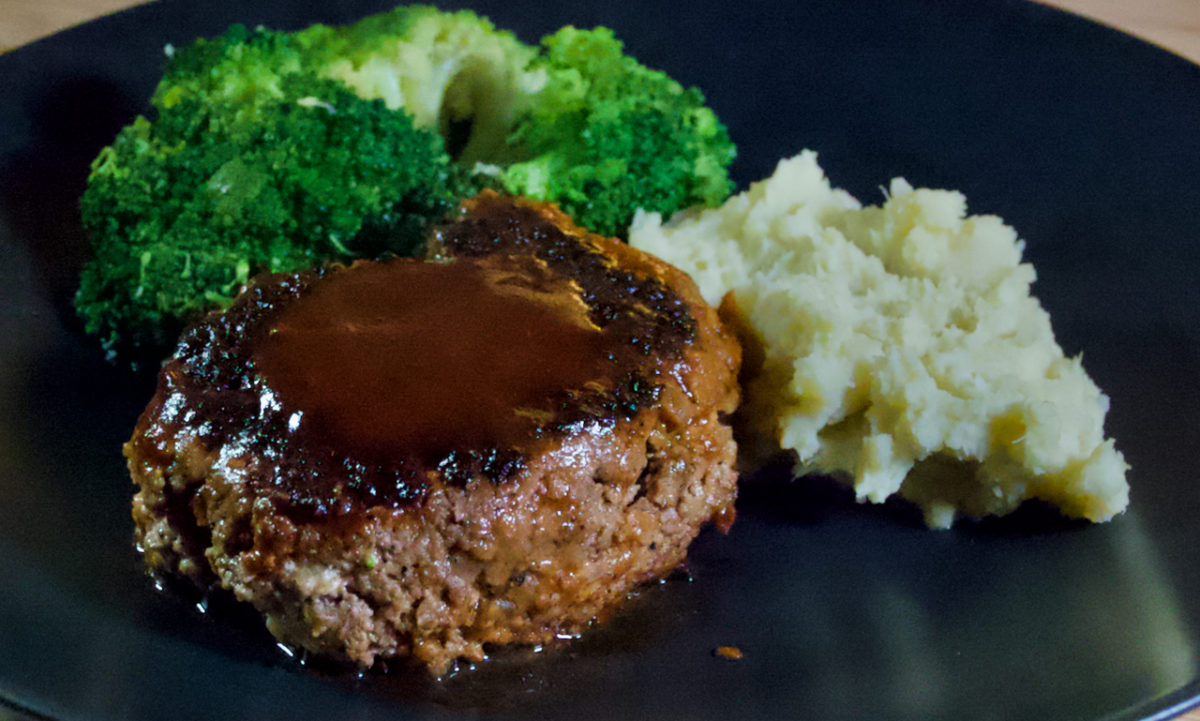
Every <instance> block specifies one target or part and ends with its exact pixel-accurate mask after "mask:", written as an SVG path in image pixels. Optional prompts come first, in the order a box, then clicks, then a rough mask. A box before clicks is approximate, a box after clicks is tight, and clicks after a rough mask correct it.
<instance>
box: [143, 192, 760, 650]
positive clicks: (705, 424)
mask: <svg viewBox="0 0 1200 721" xmlns="http://www.w3.org/2000/svg"><path fill="white" fill-rule="evenodd" d="M430 246H431V252H430V258H429V259H427V260H388V261H372V262H359V263H355V264H353V265H350V266H336V267H330V268H324V269H320V270H314V271H309V272H304V273H299V274H290V275H272V276H265V277H262V278H259V279H257V280H255V281H254V282H253V283H252V284H251V285H250V287H249V288H248V289H247V290H246V291H245V292H244V293H243V294H242V295H241V296H239V298H238V299H237V300H236V301H235V302H234V304H233V305H232V306H231V307H230V308H229V309H228V310H226V311H225V312H223V313H220V314H214V315H212V316H209V317H208V318H206V319H205V320H203V321H202V322H200V323H198V324H196V325H195V326H193V327H192V328H191V329H189V330H188V331H187V333H185V335H184V337H183V338H182V340H181V341H180V344H179V346H178V348H177V351H176V354H175V355H174V356H173V357H172V358H171V359H170V360H169V361H168V362H167V363H166V364H165V365H164V367H163V370H162V372H161V374H160V377H159V385H158V390H157V392H156V394H155V396H154V398H153V399H152V401H151V402H150V404H149V406H148V407H147V408H146V410H145V412H144V413H143V415H142V417H141V419H140V420H139V422H138V425H137V428H136V430H135V432H134V435H133V438H132V439H131V440H130V441H129V443H127V444H126V446H125V454H126V457H127V459H128V461H129V468H130V471H131V474H132V476H133V480H134V482H135V484H136V485H137V489H138V490H137V493H136V495H135V496H134V500H133V517H134V520H135V522H136V526H137V528H136V540H137V543H138V546H139V548H141V549H142V550H143V553H144V556H145V560H146V563H147V565H148V566H149V567H150V569H151V570H152V571H153V572H155V573H165V574H171V575H176V576H181V577H184V578H186V579H190V580H191V581H192V582H194V583H196V584H197V585H199V586H201V587H202V588H217V587H220V588H225V589H229V590H230V591H232V592H233V593H234V594H235V595H236V597H237V598H239V599H241V600H243V601H246V602H249V603H252V604H254V606H256V607H257V608H258V609H259V610H260V611H261V612H262V613H263V614H264V616H265V617H266V624H267V627H268V628H269V629H270V630H271V632H272V633H273V634H274V635H275V636H276V637H277V638H278V639H279V640H280V641H282V642H284V643H286V644H289V645H292V646H295V647H300V648H304V649H307V650H309V651H313V652H317V653H322V654H329V655H332V656H335V657H338V658H341V659H346V660H350V661H352V662H354V663H357V664H360V665H362V666H371V665H372V664H373V663H374V662H375V661H376V660H377V659H382V658H389V657H395V656H405V655H411V656H413V657H415V658H416V659H419V660H420V661H421V662H423V663H424V664H426V665H427V666H428V667H429V668H430V669H431V671H433V672H434V673H435V674H438V673H443V672H445V671H447V670H448V669H449V668H451V666H452V664H453V663H454V662H455V660H457V659H468V660H482V659H483V658H485V656H486V645H490V644H508V643H523V644H534V643H541V642H545V641H547V640H550V639H552V638H555V637H562V636H566V635H577V634H579V633H581V632H582V631H583V630H584V629H585V628H587V627H588V626H589V625H591V624H592V623H594V622H596V621H597V620H602V619H603V618H604V617H605V616H606V615H608V614H609V613H610V612H611V611H612V610H613V608H614V606H615V605H616V604H617V603H618V602H619V601H620V600H622V599H623V598H624V597H625V596H626V594H627V593H628V592H629V591H630V590H631V589H632V588H634V587H635V586H636V585H637V584H639V583H642V582H645V581H647V580H650V579H654V578H658V577H661V576H663V575H665V574H667V573H669V572H670V571H671V570H673V569H674V568H676V567H677V566H678V565H679V564H680V563H681V562H682V561H683V559H684V556H685V554H686V551H687V547H688V544H689V543H690V542H691V540H692V539H693V538H694V537H695V536H696V534H697V533H698V532H699V530H700V528H701V526H703V525H704V524H705V523H707V522H710V521H712V522H715V523H716V525H717V526H718V527H720V528H721V529H723V530H724V529H726V528H727V527H728V525H729V524H730V523H731V522H732V520H733V502H734V498H735V494H736V490H735V489H736V473H735V471H734V456H735V446H734V442H733V440H732V436H731V433H730V429H729V427H728V425H727V424H726V422H725V420H724V416H725V415H726V414H728V413H730V412H732V411H733V410H734V408H735V406H736V404H737V401H738V389H737V385H736V378H737V371H738V365H739V361H740V351H739V349H738V346H737V345H736V343H735V342H734V340H733V339H732V336H731V335H730V334H729V333H727V332H726V330H725V329H724V328H723V327H722V326H721V324H720V322H719V320H718V319H717V316H716V313H715V311H714V310H713V309H712V308H710V307H709V306H707V305H705V304H704V302H703V301H702V300H701V299H700V297H699V295H698V293H697V291H696V289H695V286H694V284H693V283H692V281H691V280H690V279H689V278H688V277H687V276H686V275H684V274H683V273H682V272H680V271H678V270H676V269H675V268H673V267H671V266H668V265H667V264H665V263H663V262H661V261H658V260H657V259H654V258H653V257H651V256H648V255H645V254H643V253H640V252H639V251H636V250H634V249H632V248H630V247H628V246H626V245H624V244H622V243H620V242H618V241H615V240H612V239H606V238H601V237H598V236H595V235H591V234H588V233H586V232H584V231H582V230H580V229H578V228H576V227H574V226H573V225H572V224H571V222H570V220H569V219H568V218H567V217H566V216H564V215H563V214H561V213H560V212H558V211H557V210H555V209H554V208H553V207H551V206H545V205H540V204H535V203H531V202H525V201H516V200H511V199H507V198H503V197H500V196H497V195H494V194H490V193H489V194H484V195H482V196H480V197H478V198H476V199H474V200H472V201H469V202H468V203H466V204H465V206H464V209H463V212H462V214H461V217H459V218H456V219H454V220H453V221H452V222H450V223H448V224H447V225H446V226H444V227H442V228H441V229H439V230H438V231H437V233H436V234H435V237H434V239H433V240H432V241H431V244H430Z"/></svg>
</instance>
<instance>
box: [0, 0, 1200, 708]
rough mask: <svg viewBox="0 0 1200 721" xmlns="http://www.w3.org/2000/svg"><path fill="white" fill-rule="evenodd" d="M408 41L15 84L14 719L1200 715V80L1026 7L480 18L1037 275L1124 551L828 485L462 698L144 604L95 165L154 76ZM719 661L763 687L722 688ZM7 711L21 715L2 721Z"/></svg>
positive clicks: (283, 8) (3, 529)
mask: <svg viewBox="0 0 1200 721" xmlns="http://www.w3.org/2000/svg"><path fill="white" fill-rule="evenodd" d="M384 7H386V3H382V2H378V1H377V0H364V1H362V2H353V1H350V2H338V3H324V2H317V1H316V0H310V1H309V2H295V3H286V2H273V1H271V0H250V1H249V2H236V3H235V2H232V1H230V0H219V1H218V2H203V3H201V2H192V3H186V2H171V1H170V0H168V1H167V2H164V3H161V4H155V5H151V6H147V7H142V8H138V9H136V10H134V11H131V12H127V13H123V14H120V15H117V16H114V17H110V18H106V19H103V20H101V21H98V22H95V23H91V24H88V25H85V26H82V27H80V28H76V29H74V30H72V31H69V32H66V33H63V34H61V35H58V36H55V37H53V38H50V39H48V40H45V41H42V42H39V43H36V44H34V45H32V46H29V47H26V48H23V49H20V50H17V51H16V52H13V53H10V54H8V55H5V56H2V57H0V98H3V99H4V101H3V103H0V308H2V312H0V697H3V698H4V699H5V700H6V701H7V703H9V704H10V705H12V706H14V707H17V708H21V709H24V710H25V711H26V712H32V713H33V714H36V715H44V716H48V717H53V718H63V719H113V720H118V719H121V720H125V719H162V718H172V719H232V718H255V719H290V720H295V719H307V718H313V719H319V718H320V719H323V718H331V717H337V718H355V719H411V718H448V719H453V718H465V717H469V718H527V717H528V718H563V719H565V718H571V719H612V718H663V719H710V718H711V719H717V718H721V719H727V718H739V719H775V718H813V719H838V718H846V719H861V718H871V719H968V718H979V719H1006V720H1007V721H1014V720H1018V719H1048V718H1055V719H1080V720H1083V719H1096V718H1106V719H1135V718H1146V717H1152V716H1155V715H1156V714H1160V713H1163V712H1167V711H1169V710H1176V711H1177V710H1179V709H1180V708H1182V707H1183V706H1184V705H1188V704H1190V703H1191V701H1190V700H1191V699H1192V698H1193V697H1195V696H1196V695H1197V694H1198V693H1200V680H1198V678H1200V659H1198V657H1197V652H1198V650H1200V524H1198V523H1197V520H1198V519H1200V290H1198V289H1200V283H1198V282H1197V279H1198V278H1200V250H1198V248H1200V243H1198V238H1200V235H1198V234H1200V231H1198V230H1197V229H1200V183H1197V182H1196V176H1197V174H1198V172H1200V67H1198V66H1195V65H1191V64H1189V63H1187V62H1185V61H1183V60H1181V59H1179V58H1177V57H1174V56H1172V55H1169V54H1167V53H1165V52H1162V51H1159V50H1155V49H1153V48H1151V47H1149V46H1147V45H1145V44H1143V43H1141V42H1138V41H1136V40H1133V39H1131V38H1128V37H1125V36H1122V35H1119V34H1117V33H1115V32H1112V31H1110V30H1107V29H1104V28H1102V27H1099V26H1097V25H1094V24H1091V23H1088V22H1085V21H1082V20H1079V19H1077V18H1074V17H1070V16H1067V15H1064V14H1061V13H1058V12H1055V11H1051V10H1048V9H1045V8H1043V7H1040V6H1036V5H1032V4H1026V3H1023V2H982V1H977V2H971V3H945V2H934V1H932V0H931V1H929V2H920V1H916V0H906V1H903V2H890V3H880V2H877V1H876V0H850V1H849V2H843V1H836V0H827V1H822V2H818V1H815V0H814V1H809V2H804V1H801V2H783V1H780V2H774V3H733V2H727V1H726V0H720V1H718V0H701V1H700V2H699V3H697V2H688V3H683V2H680V3H659V4H648V3H642V2H633V1H626V0H620V1H619V2H615V3H592V2H581V1H578V0H574V1H571V2H565V3H559V4H546V3H541V2H532V1H525V0H506V1H504V2H500V1H494V2H493V1H490V0H489V1H485V0H480V1H479V2H476V3H473V4H472V7H475V8H476V9H478V10H480V11H482V12H483V13H485V14H487V15H489V16H490V17H491V18H492V19H493V20H495V21H496V23H497V24H498V25H500V26H502V27H509V28H512V29H514V30H516V31H517V32H518V34H519V35H520V36H521V37H522V38H523V39H525V40H527V41H535V40H536V39H537V38H538V37H540V35H542V34H544V33H546V32H549V31H551V30H553V29H555V28H557V27H558V26H560V25H563V24H567V23H573V24H576V25H581V26H589V25H593V24H606V25H609V26H611V27H613V28H614V29H615V30H616V31H617V34H618V36H620V37H622V38H624V39H625V40H626V42H627V45H628V48H629V50H630V51H631V52H632V53H633V54H634V55H636V56H637V57H639V58H640V59H642V60H643V61H644V62H645V63H647V64H648V65H651V66H657V67H662V68H664V69H666V70H667V71H669V72H670V73H671V74H672V75H674V76H675V77H677V78H679V79H680V80H681V81H683V82H684V83H686V84H695V85H699V86H701V87H702V88H703V89H704V91H705V93H706V94H707V96H708V98H709V100H710V102H711V104H712V106H713V107H714V108H715V109H716V110H717V112H718V114H719V115H720V116H721V117H722V119H724V120H725V121H726V123H727V124H728V126H729V129H730V132H731V134H732V135H733V137H734V139H735V141H737V143H738V144H739V147H740V155H739V158H738V160H737V163H736V165H735V167H734V173H735V177H736V179H737V180H738V182H739V183H740V184H741V185H742V186H743V187H744V186H745V184H746V183H747V182H749V181H751V180H755V179H758V178H760V177H763V176H765V175H767V174H769V173H770V171H771V170H772V169H773V167H774V164H775V162H776V161H777V160H778V159H779V158H781V157H784V156H787V155H792V154H794V153H796V152H798V151H799V150H800V149H802V148H805V147H810V148H815V149H817V150H818V151H819V152H820V153H821V161H822V164H823V165H824V167H825V169H826V171H827V172H828V173H829V175H830V177H831V178H832V180H833V182H834V183H835V184H837V185H840V186H842V187H845V188H847V189H848V190H850V191H851V192H852V193H853V194H855V195H856V196H858V197H859V198H861V199H863V200H864V201H866V202H878V201H879V200H880V198H881V196H880V193H879V186H881V185H884V184H885V183H886V182H887V181H888V180H889V179H890V178H891V177H893V176H896V175H903V176H905V177H906V178H908V179H909V180H910V181H911V182H912V183H914V184H915V185H924V186H935V187H953V188H958V189H961V190H963V191H964V192H965V193H966V194H967V197H968V199H969V201H970V207H971V210H972V211H973V212H981V213H996V214H999V215H1001V216H1003V217H1004V218H1005V219H1006V220H1007V221H1009V222H1010V223H1011V224H1012V225H1014V226H1015V227H1016V228H1017V229H1018V231H1019V232H1020V234H1021V235H1022V237H1023V238H1024V239H1025V240H1026V242H1027V251H1026V255H1027V257H1028V259H1030V260H1032V261H1033V262H1034V263H1035V265H1036V266H1037V268H1038V271H1039V281H1038V283H1037V285H1036V286H1035V290H1036V292H1037V293H1038V295H1039V296H1040V298H1041V299H1042V301H1043V303H1044V305H1045V306H1046V307H1047V308H1048V309H1049V310H1050V311H1051V313H1052V315H1053V317H1054V321H1055V328H1056V330H1057V333H1058V335H1059V339H1060V341H1061V342H1062V344H1063V346H1064V348H1065V349H1066V350H1067V351H1068V352H1070V353H1076V352H1080V351H1086V357H1085V365H1086V367H1087V368H1088V370H1089V372H1090V373H1091V374H1092V376H1093V377H1094V378H1095V379H1096V381H1097V382H1098V383H1099V385H1100V386H1101V387H1102V388H1103V389H1105V391H1106V392H1108V394H1109V395H1110V396H1111V397H1112V411H1111V413H1110V415H1109V420H1108V430H1109V432H1110V433H1111V434H1112V435H1114V436H1115V437H1116V438H1117V440H1118V447H1119V448H1121V450H1122V451H1123V452H1124V453H1125V455H1126V457H1127V459H1128V460H1129V462H1130V463H1131V464H1132V466H1133V470H1132V472H1131V473H1130V481H1131V483H1132V486H1133V506H1132V510H1131V512H1129V513H1127V514H1125V515H1124V516H1122V517H1120V518H1118V519H1117V520H1115V521H1113V522H1112V523H1110V524H1106V525H1102V526H1090V525H1087V524H1083V523H1074V522H1067V521H1063V520H1061V519H1059V518H1057V517H1055V516H1054V515H1053V514H1051V513H1048V512H1046V511H1045V510H1044V509H1036V508H1032V509H1026V510H1023V511H1022V512H1020V513H1018V514H1017V515H1016V516H1015V517H1012V518H1009V519H1006V520H1002V521H987V522H983V523H968V524H963V525H961V526H959V527H957V528H956V529H955V530H953V531H950V532H940V533H934V532H929V531H926V530H924V529H923V528H922V527H921V526H920V523H919V519H918V516H917V514H915V513H913V512H912V511H911V510H910V509H906V508H904V507H903V506H901V505H890V504H889V505H887V506H884V507H881V508H880V507H863V506H857V505H856V504H854V502H853V499H852V498H851V496H850V495H849V494H847V493H846V492H845V491H843V490H840V489H837V488H833V487H830V486H828V485H826V484H823V483H820V482H809V481H803V482H800V483H796V484H793V485H784V484H779V483H772V482H771V481H770V479H766V480H763V481H762V482H761V483H759V484H756V485H747V486H746V487H745V488H744V491H743V497H742V500H741V502H740V517H739V520H738V522H737V524H736V525H735V526H734V529H733V530H732V532H731V533H730V534H729V535H728V536H720V535H719V534H716V533H706V534H704V535H703V536H702V537H701V538H700V539H699V540H698V541H697V543H696V545H695V547H694V554H693V561H692V563H691V572H692V574H693V576H694V580H692V581H691V582H688V581H687V580H685V579H673V580H670V581H668V582H667V583H665V584H663V585H661V586H657V587H654V588H651V589H647V590H646V591H645V592H644V593H642V594H641V597H640V598H639V599H637V600H636V602H634V603H633V604H632V605H631V606H630V608H629V609H628V610H627V611H626V612H624V613H623V614H621V615H619V616H618V617H617V618H616V619H615V620H614V621H613V622H612V623H611V624H610V625H609V626H607V627H606V628H603V629H600V630H598V631H596V632H595V633H593V634H591V635H589V636H587V637H586V638H584V639H583V640H581V641H579V642H577V643H575V644H572V645H570V646H568V647H566V648H564V649H550V650H546V651H544V652H542V653H540V654H532V653H516V654H507V655H506V656H505V657H504V658H503V659H501V660H498V661H494V662H491V663H488V664H484V665H482V666H481V667H479V668H477V669H475V670H473V671H470V672H467V673H463V674H461V675H460V676H458V677H456V678H453V679H450V680H448V681H445V682H442V683H432V682H429V681H427V680H423V679H421V678H420V677H417V676H412V675H406V674H392V675H389V676H381V675H378V674H371V675H368V676H367V677H366V678H363V679H355V678H353V677H346V676H344V675H342V676H339V675H336V674H333V675H330V674H328V673H325V672H322V671H320V670H314V669H306V668H301V667H300V666H299V665H298V664H297V663H296V662H294V661H289V660H288V659H286V658H285V657H283V656H282V655H281V654H280V653H279V651H278V650H277V649H275V647H274V645H273V644H272V643H271V641H270V639H269V637H267V636H266V634H265V632H263V631H261V630H260V629H259V627H258V625H257V622H256V621H255V620H254V619H253V617H252V616H251V615H249V614H246V613H245V612H243V611H240V610H238V609H235V608H230V607H228V606H227V605H225V604H220V607H219V608H213V609H210V611H209V613H207V614H206V615H202V614H200V613H199V612H198V611H196V610H195V609H193V608H192V607H191V606H190V605H189V604H188V603H186V602H185V601H183V600H181V599H179V598H177V597H174V596H169V595H163V594H159V593H156V592H155V591H154V589H153V588H152V587H151V586H150V584H149V582H148V581H147V580H146V579H145V578H144V577H143V576H142V574H141V572H140V571H139V568H138V565H137V561H136V559H135V557H134V554H133V551H132V549H131V546H130V537H131V522H130V519H129V511H128V502H129V497H130V495H131V492H132V491H131V486H130V485H129V481H128V476H127V474H126V472H125V469H124V466H123V462H122V459H121V456H120V444H121V443H122V442H123V441H124V440H125V439H126V438H127V437H128V435H129V432H130V429H131V427H132V424H133V422H134V419H135V418H136V416H137V413H138V412H139V411H140V409H141V407H142V405H143V404H144V403H145V401H146V400H147V399H148V397H149V393H150V391H151V388H152V383H151V380H150V379H148V378H147V377H145V376H134V375H130V374H127V373H124V372H122V371H119V370H116V369H114V368H111V367H109V366H106V365H105V363H104V362H103V361H102V360H101V358H100V353H99V351H98V349H97V348H96V346H95V345H94V344H93V343H92V342H91V340H90V339H88V338H86V337H84V336H83V334H82V333H81V330H80V324H79V322H78V321H77V320H76V319H75V317H74V316H73V314H72V312H71V310H70V296H71V293H72V291H73V286H74V282H75V275H76V273H77V272H78V268H79V265H80V263H81V260H82V258H83V257H84V255H85V253H86V245H85V242H84V239H83V238H82V235H81V232H80V230H79V227H78V221H77V218H76V210H75V202H76V198H77V197H78V194H79V192H80V190H81V188H82V184H83V179H84V177H85V175H86V172H87V168H88V163H89V161H90V160H91V158H92V157H93V156H94V155H95V153H96V151H97V150H98V149H99V148H100V147H101V146H103V145H104V144H106V143H107V142H108V141H110V140H111V138H112V137H113V135H114V134H115V133H116V131H117V129H118V128H119V127H120V126H121V125H123V124H124V123H126V122H128V121H129V120H130V119H131V118H132V117H133V116H134V114H136V113H137V112H140V111H142V110H143V109H144V107H145V100H146V98H147V97H148V96H149V93H150V90H151V89H152V87H153V85H154V82H155V80H156V78H157V75H158V73H159V72H160V69H161V57H162V46H163V45H164V44H165V43H168V42H171V43H175V44H181V43H186V42H188V41H189V40H191V39H192V38H194V37H196V36H197V35H211V34H215V33H217V32H220V31H221V30H222V29H224V28H225V27H226V26H227V25H228V24H230V23H232V22H244V23H246V24H249V25H254V24H258V23H263V24H267V25H270V26H275V27H283V28H295V27H300V26H303V25H306V24H308V23H310V22H313V21H318V20H319V21H325V22H345V21H349V20H352V19H355V18H357V17H360V16H362V15H364V14H367V13H369V12H373V11H377V10H380V9H383V8H384ZM722 645H731V646H737V647H738V648H740V649H741V651H742V652H743V654H744V657H743V658H742V659H741V660H740V661H729V660H725V659H722V658H718V657H715V656H714V655H713V650H714V649H715V648H716V647H718V646H722ZM3 714H4V712H3V711H2V710H0V715H3Z"/></svg>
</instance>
